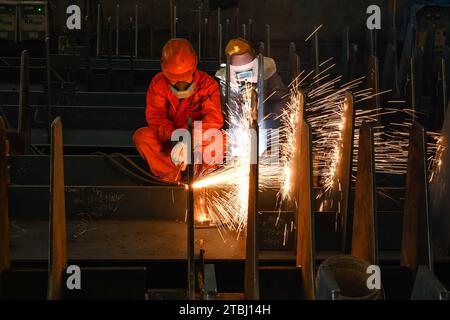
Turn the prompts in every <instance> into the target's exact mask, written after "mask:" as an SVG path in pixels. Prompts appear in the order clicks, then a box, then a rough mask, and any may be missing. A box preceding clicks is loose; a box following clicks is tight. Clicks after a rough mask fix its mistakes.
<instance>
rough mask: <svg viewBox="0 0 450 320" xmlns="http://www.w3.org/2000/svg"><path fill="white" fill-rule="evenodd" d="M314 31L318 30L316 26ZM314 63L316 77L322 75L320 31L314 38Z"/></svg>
mask: <svg viewBox="0 0 450 320" xmlns="http://www.w3.org/2000/svg"><path fill="white" fill-rule="evenodd" d="M314 29H315V30H316V29H317V26H314ZM313 59H314V60H313V61H314V71H315V73H316V75H318V74H319V73H320V70H319V66H320V54H319V30H317V31H316V32H315V33H314V36H313Z"/></svg>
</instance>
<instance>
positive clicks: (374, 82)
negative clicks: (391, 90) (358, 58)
mask: <svg viewBox="0 0 450 320" xmlns="http://www.w3.org/2000/svg"><path fill="white" fill-rule="evenodd" d="M378 66H379V64H378V57H377V56H370V57H369V62H368V67H369V70H368V73H369V75H368V76H369V78H368V82H369V83H368V85H369V88H371V89H372V94H373V98H372V99H371V103H372V104H371V106H370V107H371V108H373V109H376V110H377V111H376V114H377V125H379V124H381V119H380V116H379V112H380V111H379V109H380V107H381V103H380V95H379V93H380V84H379V79H380V76H379V74H380V73H379V67H378Z"/></svg>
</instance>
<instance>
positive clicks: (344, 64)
mask: <svg viewBox="0 0 450 320" xmlns="http://www.w3.org/2000/svg"><path fill="white" fill-rule="evenodd" d="M349 61H350V28H349V27H347V26H346V27H345V28H344V31H343V33H342V53H341V74H342V76H343V77H344V82H348V81H349Z"/></svg>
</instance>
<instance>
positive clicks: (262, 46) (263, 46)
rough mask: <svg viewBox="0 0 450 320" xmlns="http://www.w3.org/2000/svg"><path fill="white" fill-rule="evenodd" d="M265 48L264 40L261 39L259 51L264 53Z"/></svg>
mask: <svg viewBox="0 0 450 320" xmlns="http://www.w3.org/2000/svg"><path fill="white" fill-rule="evenodd" d="M264 50H265V45H264V42H262V41H260V42H259V47H258V53H261V54H264Z"/></svg>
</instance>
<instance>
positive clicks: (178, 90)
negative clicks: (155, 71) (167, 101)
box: [169, 81, 195, 99]
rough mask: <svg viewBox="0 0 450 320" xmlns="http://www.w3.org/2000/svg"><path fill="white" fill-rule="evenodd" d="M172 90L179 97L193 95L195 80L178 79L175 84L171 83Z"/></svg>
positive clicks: (184, 97) (183, 97)
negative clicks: (189, 81) (188, 81)
mask: <svg viewBox="0 0 450 320" xmlns="http://www.w3.org/2000/svg"><path fill="white" fill-rule="evenodd" d="M169 87H170V91H172V93H173V94H174V95H175V96H176V97H177V98H178V99H186V98H189V97H190V96H192V94H193V93H194V90H195V82H194V81H192V82H191V83H187V82H184V81H178V82H176V83H175V84H170V86H169Z"/></svg>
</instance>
